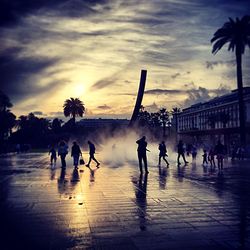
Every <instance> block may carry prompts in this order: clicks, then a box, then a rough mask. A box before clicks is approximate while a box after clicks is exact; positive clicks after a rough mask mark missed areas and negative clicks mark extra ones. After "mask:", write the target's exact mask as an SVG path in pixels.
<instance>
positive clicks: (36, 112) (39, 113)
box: [32, 111, 46, 116]
mask: <svg viewBox="0 0 250 250" xmlns="http://www.w3.org/2000/svg"><path fill="white" fill-rule="evenodd" d="M32 113H33V114H34V115H38V116H40V115H42V116H46V114H44V113H43V112H42V111H33V112H32Z"/></svg>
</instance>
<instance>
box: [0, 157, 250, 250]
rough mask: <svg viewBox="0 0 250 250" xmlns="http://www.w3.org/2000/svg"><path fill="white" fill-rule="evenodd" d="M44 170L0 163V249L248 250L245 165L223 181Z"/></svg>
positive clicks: (21, 161) (125, 170) (25, 162)
mask: <svg viewBox="0 0 250 250" xmlns="http://www.w3.org/2000/svg"><path fill="white" fill-rule="evenodd" d="M70 163H71V161H70V162H69V165H68V167H67V169H66V172H64V171H62V170H61V168H60V166H59V165H60V164H59V162H58V164H57V166H56V167H55V168H51V167H50V165H49V161H48V156H47V155H46V154H39V153H36V154H35V153H34V154H20V155H12V156H11V155H9V156H5V157H1V158H0V209H1V213H0V223H1V224H0V226H1V236H0V237H1V238H0V240H1V242H0V249H3V250H5V249H119V250H122V249H185V250H186V249H192V250H194V249H203V250H205V249H213V250H215V249H220V250H221V249H250V240H249V239H250V238H249V236H250V231H249V222H250V199H249V194H250V164H249V162H248V161H244V162H236V163H235V164H233V165H232V164H231V163H227V164H226V167H225V169H224V171H223V174H218V171H217V170H216V171H211V170H210V168H203V167H202V166H201V165H200V164H197V165H195V164H189V165H188V166H180V167H179V168H177V166H176V165H175V164H171V165H170V168H169V169H167V168H165V167H162V168H160V169H159V168H158V167H156V166H151V168H150V174H149V175H148V177H147V176H142V178H140V175H139V174H138V172H137V170H138V169H137V165H136V162H134V163H133V162H131V163H125V164H124V165H121V166H119V167H116V168H114V167H111V166H110V165H109V164H108V163H106V164H104V163H103V164H102V165H101V167H100V169H96V168H95V167H94V165H93V167H92V170H90V169H88V168H86V167H83V166H82V167H80V169H79V170H78V171H74V170H73V167H72V166H70V165H71V164H70Z"/></svg>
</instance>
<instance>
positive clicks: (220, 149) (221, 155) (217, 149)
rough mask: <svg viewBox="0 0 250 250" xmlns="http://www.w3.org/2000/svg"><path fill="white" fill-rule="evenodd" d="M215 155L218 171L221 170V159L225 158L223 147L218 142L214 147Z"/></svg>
mask: <svg viewBox="0 0 250 250" xmlns="http://www.w3.org/2000/svg"><path fill="white" fill-rule="evenodd" d="M214 151H215V154H216V155H217V160H218V169H219V171H221V170H223V159H224V156H225V146H224V145H223V144H222V143H221V141H220V140H219V141H218V143H217V145H216V146H215V149H214Z"/></svg>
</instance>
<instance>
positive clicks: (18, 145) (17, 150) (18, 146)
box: [16, 143, 21, 154]
mask: <svg viewBox="0 0 250 250" xmlns="http://www.w3.org/2000/svg"><path fill="white" fill-rule="evenodd" d="M16 152H17V154H20V152H21V145H20V144H19V143H17V145H16Z"/></svg>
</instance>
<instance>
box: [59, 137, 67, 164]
mask: <svg viewBox="0 0 250 250" xmlns="http://www.w3.org/2000/svg"><path fill="white" fill-rule="evenodd" d="M67 154H68V145H67V144H66V142H65V141H63V140H62V141H60V142H59V146H58V156H60V158H61V163H62V168H66V160H65V159H66V155H67Z"/></svg>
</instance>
